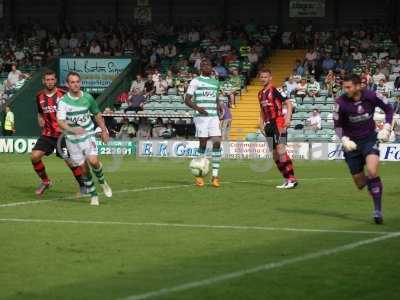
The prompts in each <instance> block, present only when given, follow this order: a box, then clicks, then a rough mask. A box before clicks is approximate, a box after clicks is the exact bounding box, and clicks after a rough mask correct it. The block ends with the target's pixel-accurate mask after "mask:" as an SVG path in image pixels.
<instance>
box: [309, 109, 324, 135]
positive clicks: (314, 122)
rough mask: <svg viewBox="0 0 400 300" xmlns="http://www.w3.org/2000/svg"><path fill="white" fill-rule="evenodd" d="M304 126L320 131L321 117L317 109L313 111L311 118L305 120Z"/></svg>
mask: <svg viewBox="0 0 400 300" xmlns="http://www.w3.org/2000/svg"><path fill="white" fill-rule="evenodd" d="M306 126H307V127H308V128H310V129H312V130H315V131H318V130H320V129H321V115H320V113H319V111H318V109H314V110H313V112H312V113H311V116H310V117H309V118H308V119H307V120H306Z"/></svg>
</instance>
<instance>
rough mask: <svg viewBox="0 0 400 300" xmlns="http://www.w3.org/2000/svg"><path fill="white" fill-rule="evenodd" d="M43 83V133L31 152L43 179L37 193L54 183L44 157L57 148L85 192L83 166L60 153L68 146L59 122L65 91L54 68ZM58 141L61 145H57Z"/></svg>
mask: <svg viewBox="0 0 400 300" xmlns="http://www.w3.org/2000/svg"><path fill="white" fill-rule="evenodd" d="M42 83H43V85H44V89H43V90H41V91H40V92H38V94H37V95H36V105H37V110H38V116H37V117H38V123H39V126H40V128H41V130H42V133H41V136H40V137H39V139H38V140H37V142H36V144H35V146H34V148H33V149H32V154H31V162H32V166H33V169H34V170H35V172H36V174H37V175H38V176H39V177H40V179H41V180H42V182H41V183H40V186H39V187H38V188H37V189H36V195H43V193H44V192H45V191H46V190H47V189H48V188H49V187H50V186H51V184H52V183H51V180H50V179H49V177H48V175H47V172H46V168H45V165H44V163H43V162H42V159H43V157H44V156H49V155H51V154H52V153H54V150H56V155H57V156H58V157H60V158H66V160H65V161H66V163H67V165H68V167H69V168H70V169H71V171H72V173H73V174H74V176H75V179H76V181H77V182H78V184H79V187H80V194H85V193H86V188H85V184H84V182H83V179H82V172H81V168H80V167H79V166H72V165H71V164H70V163H69V161H68V159H67V157H68V155H66V154H65V153H60V151H65V149H66V148H65V140H64V139H63V138H62V136H61V130H60V128H59V127H58V123H57V104H58V102H59V100H60V99H61V98H62V97H63V96H64V94H65V91H64V90H62V89H60V88H58V87H57V76H56V73H55V72H54V71H53V70H47V71H45V72H44V73H43V76H42ZM60 139H61V140H60ZM58 143H59V144H60V147H58V146H57V145H58Z"/></svg>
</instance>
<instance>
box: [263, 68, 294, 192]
mask: <svg viewBox="0 0 400 300" xmlns="http://www.w3.org/2000/svg"><path fill="white" fill-rule="evenodd" d="M258 76H259V80H260V82H261V83H262V85H263V88H262V90H261V91H260V92H259V93H258V101H259V102H260V130H261V132H263V133H264V135H265V137H266V138H267V143H268V147H269V148H270V149H272V155H273V159H274V161H275V164H276V166H277V167H278V170H279V171H280V172H281V174H282V176H283V177H284V178H285V181H284V183H283V184H282V185H279V186H277V187H276V188H278V189H293V188H295V187H296V186H297V185H298V182H297V179H296V177H295V176H294V168H293V162H292V160H291V158H290V157H289V154H288V153H287V151H286V142H287V128H288V127H289V126H290V122H291V118H292V111H293V105H292V102H291V101H290V100H289V99H287V98H286V97H284V96H282V94H281V93H280V92H279V91H278V90H277V89H276V88H275V87H274V86H273V85H272V73H271V71H270V70H268V69H262V70H260V72H259V75H258ZM283 105H286V109H287V113H286V115H284V114H283Z"/></svg>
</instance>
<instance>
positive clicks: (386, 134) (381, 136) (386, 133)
mask: <svg viewBox="0 0 400 300" xmlns="http://www.w3.org/2000/svg"><path fill="white" fill-rule="evenodd" d="M391 131H392V126H391V125H390V124H389V123H386V124H385V125H383V129H382V130H381V131H379V132H378V140H379V141H381V142H382V143H386V142H389V139H390V133H391Z"/></svg>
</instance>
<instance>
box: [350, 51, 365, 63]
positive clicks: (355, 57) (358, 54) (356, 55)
mask: <svg viewBox="0 0 400 300" xmlns="http://www.w3.org/2000/svg"><path fill="white" fill-rule="evenodd" d="M351 56H352V57H353V60H354V61H356V62H359V61H360V60H362V59H363V55H362V53H361V52H360V51H359V50H358V49H357V48H356V49H354V52H353V53H352V54H351Z"/></svg>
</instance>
